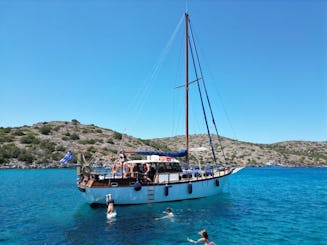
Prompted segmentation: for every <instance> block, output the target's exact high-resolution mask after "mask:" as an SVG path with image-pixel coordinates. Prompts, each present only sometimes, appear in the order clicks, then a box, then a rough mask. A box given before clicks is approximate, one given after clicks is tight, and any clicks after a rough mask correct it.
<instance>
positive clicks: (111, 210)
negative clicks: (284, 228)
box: [106, 194, 116, 218]
mask: <svg viewBox="0 0 327 245" xmlns="http://www.w3.org/2000/svg"><path fill="white" fill-rule="evenodd" d="M106 203H107V205H108V208H107V218H110V217H114V216H116V212H115V208H114V203H115V201H114V199H112V197H111V194H107V195H106Z"/></svg>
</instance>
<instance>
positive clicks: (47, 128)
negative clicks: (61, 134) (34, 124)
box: [39, 125, 51, 135]
mask: <svg viewBox="0 0 327 245" xmlns="http://www.w3.org/2000/svg"><path fill="white" fill-rule="evenodd" d="M39 131H40V133H41V134H44V135H49V134H50V133H51V126H50V125H44V126H42V127H41V128H40V129H39Z"/></svg>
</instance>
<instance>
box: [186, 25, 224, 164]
mask: <svg viewBox="0 0 327 245" xmlns="http://www.w3.org/2000/svg"><path fill="white" fill-rule="evenodd" d="M190 31H191V36H192V41H193V45H194V50H195V54H196V58H197V64H198V66H199V69H200V74H201V77H202V84H203V87H204V91H205V94H206V98H207V103H208V105H209V109H210V114H211V118H212V123H213V125H214V127H215V130H216V134H217V138H218V142H219V145H220V148H221V152H222V154H223V157H224V161H225V163H226V156H225V153H224V148H223V146H222V143H221V140H220V136H219V133H218V129H217V125H216V122H215V118H214V116H213V112H212V107H211V103H210V100H209V96H208V91H207V88H206V84H205V81H204V77H203V72H202V67H201V64H200V59H199V55H198V51H197V48H196V45H195V41H194V36H193V31H192V26H191V22H190ZM192 58H193V57H192Z"/></svg>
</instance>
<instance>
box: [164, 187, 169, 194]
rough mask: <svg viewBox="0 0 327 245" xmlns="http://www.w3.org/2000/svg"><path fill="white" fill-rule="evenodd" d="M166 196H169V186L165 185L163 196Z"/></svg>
mask: <svg viewBox="0 0 327 245" xmlns="http://www.w3.org/2000/svg"><path fill="white" fill-rule="evenodd" d="M168 194H169V186H168V185H166V186H165V196H168Z"/></svg>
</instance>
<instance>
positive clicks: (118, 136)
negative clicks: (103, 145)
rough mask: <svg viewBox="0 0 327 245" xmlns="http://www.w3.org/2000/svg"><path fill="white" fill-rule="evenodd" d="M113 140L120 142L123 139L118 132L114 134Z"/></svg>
mask: <svg viewBox="0 0 327 245" xmlns="http://www.w3.org/2000/svg"><path fill="white" fill-rule="evenodd" d="M113 138H114V139H116V140H121V139H122V138H123V135H122V134H121V133H118V132H114V135H113Z"/></svg>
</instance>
